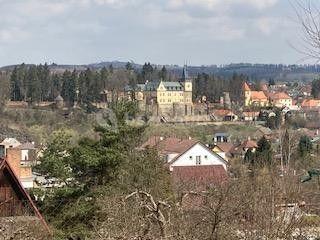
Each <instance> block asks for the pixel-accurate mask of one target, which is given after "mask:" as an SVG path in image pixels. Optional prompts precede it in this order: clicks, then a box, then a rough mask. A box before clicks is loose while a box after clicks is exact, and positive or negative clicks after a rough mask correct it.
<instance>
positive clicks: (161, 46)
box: [0, 0, 302, 65]
mask: <svg viewBox="0 0 320 240" xmlns="http://www.w3.org/2000/svg"><path fill="white" fill-rule="evenodd" d="M0 10H1V13H0V14H1V17H0V65H9V64H16V63H22V62H26V63H44V62H48V63H52V62H55V63H60V64H62V63H67V64H85V63H94V62H100V61H110V60H120V61H128V60H132V61H134V62H137V63H144V62H146V61H150V62H152V63H158V64H179V65H181V64H183V62H184V61H185V60H188V62H189V63H190V64H192V65H202V64H204V65H207V64H225V63H237V62H251V63H301V62H300V61H299V60H300V59H301V57H302V56H301V55H299V54H298V53H297V52H296V51H295V50H294V49H293V48H292V47H291V46H290V44H297V42H298V39H299V36H298V35H299V33H301V30H300V28H299V25H298V24H297V23H296V22H295V13H294V11H293V9H292V7H291V5H290V3H289V0H0Z"/></svg>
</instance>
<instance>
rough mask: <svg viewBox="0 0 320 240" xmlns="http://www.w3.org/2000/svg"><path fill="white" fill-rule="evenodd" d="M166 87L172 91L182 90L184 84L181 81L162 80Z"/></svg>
mask: <svg viewBox="0 0 320 240" xmlns="http://www.w3.org/2000/svg"><path fill="white" fill-rule="evenodd" d="M162 83H163V85H164V87H165V88H166V89H167V90H170V91H182V90H183V86H182V85H181V83H179V82H162Z"/></svg>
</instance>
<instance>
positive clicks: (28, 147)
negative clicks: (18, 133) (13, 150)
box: [18, 142, 35, 150]
mask: <svg viewBox="0 0 320 240" xmlns="http://www.w3.org/2000/svg"><path fill="white" fill-rule="evenodd" d="M18 148H20V149H24V150H33V149H35V146H34V144H33V143H30V142H27V143H23V144H21V145H20V146H18Z"/></svg>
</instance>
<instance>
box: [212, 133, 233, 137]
mask: <svg viewBox="0 0 320 240" xmlns="http://www.w3.org/2000/svg"><path fill="white" fill-rule="evenodd" d="M214 136H215V137H217V136H221V137H228V136H229V134H228V133H215V134H214Z"/></svg>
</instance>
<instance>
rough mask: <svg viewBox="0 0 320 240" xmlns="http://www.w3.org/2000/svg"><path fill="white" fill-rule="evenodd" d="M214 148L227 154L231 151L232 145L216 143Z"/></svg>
mask: <svg viewBox="0 0 320 240" xmlns="http://www.w3.org/2000/svg"><path fill="white" fill-rule="evenodd" d="M216 146H217V147H218V148H220V149H221V151H223V152H225V153H229V152H230V151H231V149H232V148H233V147H234V146H233V144H232V143H217V144H216Z"/></svg>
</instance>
